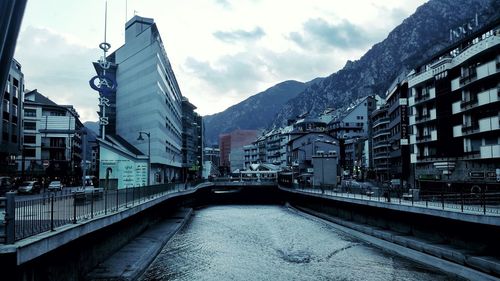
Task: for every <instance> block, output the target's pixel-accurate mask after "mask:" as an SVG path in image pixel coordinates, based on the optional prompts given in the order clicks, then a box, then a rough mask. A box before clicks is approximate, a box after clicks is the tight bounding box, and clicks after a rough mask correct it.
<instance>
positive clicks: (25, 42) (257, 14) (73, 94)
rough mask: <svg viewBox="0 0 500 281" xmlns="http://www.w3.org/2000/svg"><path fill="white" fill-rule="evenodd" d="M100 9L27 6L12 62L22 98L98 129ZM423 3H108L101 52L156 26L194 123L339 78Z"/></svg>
mask: <svg viewBox="0 0 500 281" xmlns="http://www.w3.org/2000/svg"><path fill="white" fill-rule="evenodd" d="M105 2H106V0H65V1H60V0H29V1H28V4H27V7H26V11H25V14H24V18H23V23H22V26H21V32H20V33H19V38H18V41H17V46H16V52H15V55H14V57H15V58H16V60H18V61H19V62H20V63H21V65H22V71H23V73H24V75H25V85H26V89H28V90H33V89H38V91H39V92H40V93H42V94H44V95H45V96H48V97H49V98H50V99H52V100H53V101H54V102H56V103H58V104H71V105H74V106H75V107H76V109H77V111H78V112H79V114H80V118H81V120H82V121H95V120H97V118H98V117H97V114H96V111H97V110H98V106H97V102H98V101H97V98H98V94H97V92H95V91H94V90H92V89H91V88H90V87H89V84H88V81H89V80H90V78H91V77H92V76H94V75H95V71H94V69H93V67H92V63H91V62H92V61H96V60H97V59H99V57H100V56H101V55H102V51H101V50H100V49H98V45H99V43H101V42H103V40H104V7H105ZM424 2H426V0H351V1H345V0H184V1H179V0H128V1H126V0H107V5H108V18H107V42H109V43H110V44H111V47H112V48H111V50H110V51H111V52H112V51H114V50H115V49H117V48H119V47H120V46H122V45H123V43H124V31H125V22H126V19H130V18H131V17H133V15H134V14H137V15H139V16H143V17H149V18H153V19H154V20H155V22H156V24H157V26H158V29H159V31H160V34H161V37H162V40H163V43H164V45H165V49H166V51H167V55H168V57H169V60H170V62H171V64H172V68H173V70H174V73H175V75H176V78H177V81H178V82H179V86H180V88H181V92H182V94H183V95H184V96H186V97H187V98H188V99H189V100H190V101H191V102H192V103H193V104H195V105H196V106H197V107H198V109H197V112H198V113H199V114H201V115H207V114H214V113H217V112H221V111H223V110H225V109H226V108H228V107H229V106H231V105H234V104H236V103H238V102H240V101H243V100H244V99H246V98H248V97H250V96H252V95H254V94H256V93H258V92H261V91H264V90H265V89H267V88H269V87H271V86H273V85H275V84H277V83H279V82H282V81H286V80H298V81H302V82H306V81H309V80H312V79H314V78H316V77H326V76H328V75H330V74H332V73H334V72H336V71H338V70H340V69H341V68H342V67H343V66H344V65H345V64H346V62H347V61H348V60H352V61H354V60H357V59H359V58H360V57H361V56H362V55H363V54H364V53H366V51H368V50H369V49H370V48H371V46H372V45H373V44H375V43H377V42H380V41H382V40H383V39H385V38H386V37H387V35H388V34H389V32H390V31H391V30H392V29H393V28H394V27H396V26H397V25H399V24H400V23H401V22H402V21H403V20H404V19H405V18H406V17H408V16H409V15H411V14H412V13H413V12H415V10H416V8H417V7H418V6H420V5H422V4H423V3H424Z"/></svg>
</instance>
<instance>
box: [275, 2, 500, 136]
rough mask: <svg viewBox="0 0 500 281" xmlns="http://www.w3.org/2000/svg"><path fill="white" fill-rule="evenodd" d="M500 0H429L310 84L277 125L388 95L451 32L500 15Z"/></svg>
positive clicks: (441, 45)
mask: <svg viewBox="0 0 500 281" xmlns="http://www.w3.org/2000/svg"><path fill="white" fill-rule="evenodd" d="M499 2H500V0H430V1H429V2H427V3H426V4H424V5H422V6H420V7H419V8H418V9H417V10H416V11H415V13H414V14H413V15H411V16H410V17H408V18H407V19H405V20H404V21H403V23H402V24H400V25H399V26H397V27H396V28H395V29H394V30H393V31H391V32H390V33H389V35H388V36H387V38H386V39H385V40H383V41H382V42H380V43H378V44H376V45H374V46H373V47H372V48H371V49H370V50H369V51H368V52H367V53H366V54H365V55H363V56H362V57H361V58H360V59H359V60H357V61H354V62H352V61H348V62H347V63H346V65H345V66H344V68H343V69H341V70H340V71H338V72H336V73H334V74H332V75H330V76H328V77H326V78H325V79H323V80H322V81H321V82H320V83H316V84H313V85H310V86H309V87H308V88H306V89H305V90H304V91H303V92H302V93H300V94H299V95H297V97H295V98H294V99H291V100H289V101H288V102H287V103H286V104H285V105H284V106H283V107H282V108H281V109H280V110H279V112H278V114H277V116H276V119H275V120H274V122H273V125H274V126H282V125H284V124H286V122H287V120H288V119H292V118H294V117H295V116H297V115H299V114H301V113H304V112H310V113H311V114H312V115H316V114H318V113H320V112H322V111H323V110H324V109H325V108H327V107H331V108H341V107H344V106H347V105H348V104H349V103H351V102H352V101H353V100H356V99H358V98H360V97H365V96H368V95H372V94H379V95H382V96H383V95H384V93H385V91H386V90H387V89H388V87H389V86H390V84H391V82H392V81H393V80H394V79H395V78H396V77H397V76H398V74H399V73H401V72H402V71H405V70H406V71H408V70H410V69H412V68H413V67H415V66H417V65H418V63H422V62H423V61H424V60H425V59H426V58H428V57H429V56H431V55H432V54H434V53H436V52H437V51H438V50H440V49H442V48H444V47H445V46H447V45H449V44H450V43H449V41H448V40H449V30H450V29H451V28H456V27H458V26H460V25H462V24H464V23H465V22H468V21H469V20H470V19H473V18H474V17H475V15H476V13H477V14H478V17H479V23H480V24H481V23H486V22H488V21H491V20H492V19H494V18H496V17H498V15H499V13H500V12H499V11H500V4H499Z"/></svg>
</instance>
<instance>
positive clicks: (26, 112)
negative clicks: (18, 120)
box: [24, 109, 36, 117]
mask: <svg viewBox="0 0 500 281" xmlns="http://www.w3.org/2000/svg"><path fill="white" fill-rule="evenodd" d="M24 116H26V117H36V109H25V110H24Z"/></svg>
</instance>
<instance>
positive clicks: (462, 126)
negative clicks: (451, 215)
mask: <svg viewBox="0 0 500 281" xmlns="http://www.w3.org/2000/svg"><path fill="white" fill-rule="evenodd" d="M408 87H409V89H410V98H409V105H410V108H411V114H412V115H411V116H410V126H411V131H412V134H411V136H410V143H411V145H412V155H411V156H412V159H411V160H412V163H414V164H416V176H417V181H418V183H419V185H420V187H421V189H422V190H423V191H424V192H425V191H429V192H430V191H432V190H439V189H452V190H456V189H464V190H467V191H468V190H470V189H471V187H474V186H476V189H488V190H491V189H498V183H496V173H495V170H496V169H498V168H499V163H500V134H499V132H500V126H499V116H500V106H499V105H500V104H499V101H500V98H499V95H500V94H499V87H500V26H499V23H498V21H497V22H496V23H495V24H494V25H489V26H485V27H483V28H481V29H480V30H478V31H477V32H475V33H474V34H472V35H470V36H467V37H465V38H463V39H462V40H460V41H458V42H456V43H455V44H453V45H452V46H450V47H449V48H447V49H445V50H443V51H442V52H440V53H439V54H437V55H436V56H435V57H433V58H432V59H431V60H429V61H428V62H426V63H425V64H423V65H421V66H419V67H418V68H417V69H416V70H415V71H414V73H412V75H411V76H410V77H409V80H408Z"/></svg>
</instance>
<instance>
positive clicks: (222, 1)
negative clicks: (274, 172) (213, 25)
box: [215, 0, 231, 9]
mask: <svg viewBox="0 0 500 281" xmlns="http://www.w3.org/2000/svg"><path fill="white" fill-rule="evenodd" d="M215 3H217V4H219V5H221V6H222V7H224V8H226V9H227V8H231V3H229V1H228V0H215Z"/></svg>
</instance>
